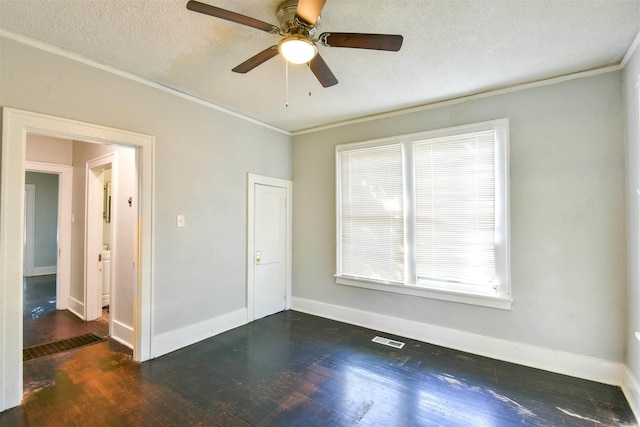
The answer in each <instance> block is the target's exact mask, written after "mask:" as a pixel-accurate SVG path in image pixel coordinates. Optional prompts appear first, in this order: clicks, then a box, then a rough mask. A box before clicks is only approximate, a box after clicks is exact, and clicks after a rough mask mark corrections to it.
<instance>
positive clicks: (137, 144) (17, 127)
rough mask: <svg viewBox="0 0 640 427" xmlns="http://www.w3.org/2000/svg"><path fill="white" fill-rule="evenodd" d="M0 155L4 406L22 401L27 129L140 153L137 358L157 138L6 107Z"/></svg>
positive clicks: (148, 278) (145, 332)
mask: <svg viewBox="0 0 640 427" xmlns="http://www.w3.org/2000/svg"><path fill="white" fill-rule="evenodd" d="M2 116H3V122H2V142H1V143H2V148H1V155H0V295H3V296H4V297H3V298H2V299H0V360H1V363H0V411H4V410H5V409H9V408H12V407H14V406H18V405H19V404H20V402H21V401H22V396H23V383H22V343H23V340H22V330H23V324H22V300H23V294H22V270H23V255H24V251H23V248H22V245H23V243H24V242H23V239H24V235H23V233H24V184H25V153H26V144H27V134H39V135H46V136H53V137H57V138H63V139H70V140H77V141H85V142H94V143H107V144H118V145H124V146H129V147H134V148H136V149H137V152H138V159H139V160H138V161H139V163H138V173H139V174H140V176H139V177H140V179H139V193H138V194H139V200H140V202H139V204H138V206H139V212H138V216H139V226H138V232H139V237H138V248H137V251H136V262H137V263H138V264H137V266H138V268H137V272H138V274H137V276H136V283H135V286H134V298H133V300H134V319H133V326H134V350H133V358H134V360H136V361H140V362H141V361H144V360H148V359H150V357H151V356H150V355H151V336H152V331H151V312H152V299H151V293H152V283H153V281H152V279H153V278H152V271H153V268H152V260H153V254H152V249H153V247H152V230H153V223H152V220H153V159H154V145H155V138H154V137H153V136H149V135H143V134H138V133H134V132H128V131H124V130H119V129H114V128H109V127H105V126H99V125H94V124H90V123H85V122H80V121H76V120H70V119H64V118H60V117H54V116H49V115H45V114H39V113H32V112H28V111H23V110H18V109H15V108H8V107H3V108H2Z"/></svg>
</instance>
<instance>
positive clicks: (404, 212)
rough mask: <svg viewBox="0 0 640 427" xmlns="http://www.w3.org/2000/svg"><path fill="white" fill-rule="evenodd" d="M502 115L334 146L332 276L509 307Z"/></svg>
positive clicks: (349, 282)
mask: <svg viewBox="0 0 640 427" xmlns="http://www.w3.org/2000/svg"><path fill="white" fill-rule="evenodd" d="M507 138H508V121H507V119H501V120H494V121H490V122H483V123H477V124H472V125H467V126H460V127H455V128H449V129H442V130H437V131H429V132H423V133H419V134H413V135H405V136H400V137H394V138H389V139H384V140H377V141H368V142H363V143H355V144H345V145H339V146H337V147H336V162H337V167H336V173H337V179H336V184H337V273H336V278H337V282H338V283H341V284H347V285H354V286H361V287H367V288H373V289H379V290H385V291H392V292H399V293H404V294H410V295H418V296H426V297H433V298H438V299H445V300H452V301H458V302H465V303H473V304H480V305H486V306H491V307H497V308H510V303H511V299H510V286H509V280H508V279H509V274H508V273H509V256H508V254H509V252H508V235H509V233H508V203H507V195H508V187H507V185H508V182H507V178H508V150H507Z"/></svg>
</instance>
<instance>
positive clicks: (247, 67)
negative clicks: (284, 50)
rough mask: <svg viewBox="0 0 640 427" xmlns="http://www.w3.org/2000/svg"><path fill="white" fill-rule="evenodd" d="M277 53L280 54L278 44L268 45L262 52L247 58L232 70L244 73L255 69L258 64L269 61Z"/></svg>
mask: <svg viewBox="0 0 640 427" xmlns="http://www.w3.org/2000/svg"><path fill="white" fill-rule="evenodd" d="M277 54H278V46H271V47H268V48H266V49H265V50H263V51H262V52H260V53H259V54H257V55H254V56H252V57H251V58H249V59H247V60H246V61H244V62H243V63H242V64H240V65H238V66H237V67H235V68H234V69H233V70H231V71H233V72H236V73H243V74H244V73H247V72H249V71H251V70H253V69H254V68H256V67H257V66H258V65H260V64H262V63H263V62H267V61H268V60H270V59H271V58H273V57H274V56H276V55H277Z"/></svg>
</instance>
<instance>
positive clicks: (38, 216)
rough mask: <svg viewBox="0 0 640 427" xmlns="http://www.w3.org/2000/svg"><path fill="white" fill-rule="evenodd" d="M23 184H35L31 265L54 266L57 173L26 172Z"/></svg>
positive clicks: (56, 248) (55, 260)
mask: <svg viewBox="0 0 640 427" xmlns="http://www.w3.org/2000/svg"><path fill="white" fill-rule="evenodd" d="M25 184H34V185H35V186H36V194H35V196H36V197H35V199H36V200H35V213H34V224H33V266H34V267H35V268H38V267H55V266H56V263H57V261H58V256H57V252H58V175H55V174H48V173H38V172H26V174H25Z"/></svg>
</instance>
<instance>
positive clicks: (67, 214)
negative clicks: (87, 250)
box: [24, 161, 73, 310]
mask: <svg viewBox="0 0 640 427" xmlns="http://www.w3.org/2000/svg"><path fill="white" fill-rule="evenodd" d="M24 169H25V171H26V172H40V173H51V174H56V175H58V261H57V263H56V309H57V310H66V309H68V308H69V289H70V286H71V198H72V192H73V167H72V166H69V165H58V164H53V163H44V162H32V161H25V165H24Z"/></svg>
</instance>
